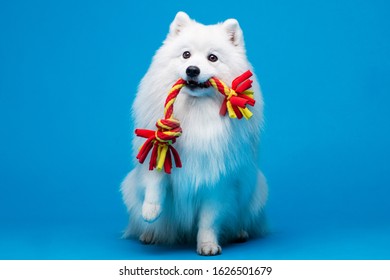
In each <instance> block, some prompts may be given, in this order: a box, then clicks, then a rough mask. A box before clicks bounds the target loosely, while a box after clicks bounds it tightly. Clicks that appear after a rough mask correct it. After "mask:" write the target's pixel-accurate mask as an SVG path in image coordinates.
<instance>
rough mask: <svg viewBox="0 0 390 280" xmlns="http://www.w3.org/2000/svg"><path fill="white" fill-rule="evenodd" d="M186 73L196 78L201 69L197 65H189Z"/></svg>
mask: <svg viewBox="0 0 390 280" xmlns="http://www.w3.org/2000/svg"><path fill="white" fill-rule="evenodd" d="M186 74H187V76H188V77H191V78H195V77H196V76H198V75H199V74H200V69H199V67H197V66H188V68H187V70H186Z"/></svg>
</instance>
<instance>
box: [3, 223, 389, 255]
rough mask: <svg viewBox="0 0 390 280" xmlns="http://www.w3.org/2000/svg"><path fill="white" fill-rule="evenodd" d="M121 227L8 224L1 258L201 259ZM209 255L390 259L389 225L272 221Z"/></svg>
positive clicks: (183, 248) (191, 249)
mask: <svg viewBox="0 0 390 280" xmlns="http://www.w3.org/2000/svg"><path fill="white" fill-rule="evenodd" d="M3 226H4V225H3ZM120 229H121V228H120V226H119V225H118V224H114V225H111V226H110V225H109V224H106V225H96V224H68V225H39V226H32V225H30V226H28V227H26V226H21V225H19V226H8V227H7V228H6V229H4V228H2V230H1V231H0V259H60V260H62V259H76V260H78V259H81V260H84V259H92V260H95V259H105V260H112V259H130V260H131V259H138V260H142V259H170V260H172V259H179V260H182V259H183V260H184V259H192V260H193V259H195V260H196V259H204V257H201V256H198V255H197V254H196V253H195V248H194V246H184V245H183V246H174V247H169V246H161V245H159V246H157V245H149V246H148V245H142V244H140V243H139V242H138V241H136V240H124V239H121V238H120V235H121V233H120ZM211 258H212V259H216V260H218V259H273V260H280V259H287V260H289V259H300V260H307V259H309V260H311V259H319V260H324V259H325V260H327V259H336V260H339V259H341V260H343V259H352V260H361V259H363V260H364V259H373V260H380V259H390V226H389V225H383V224H382V225H380V224H372V225H370V226H368V225H361V226H357V225H338V226H335V225H333V226H324V227H318V226H317V227H315V228H310V225H305V226H304V225H299V226H292V225H290V226H289V227H286V228H283V225H277V226H276V227H274V228H273V229H272V232H271V233H270V234H269V235H268V236H266V237H264V238H261V239H257V240H249V241H248V242H246V243H239V244H238V243H237V244H230V245H226V246H224V247H223V254H222V255H220V256H215V257H211Z"/></svg>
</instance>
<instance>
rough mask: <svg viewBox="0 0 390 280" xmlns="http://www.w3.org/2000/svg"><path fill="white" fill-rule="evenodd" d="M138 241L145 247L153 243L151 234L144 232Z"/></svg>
mask: <svg viewBox="0 0 390 280" xmlns="http://www.w3.org/2000/svg"><path fill="white" fill-rule="evenodd" d="M139 241H140V242H141V243H142V244H145V245H149V244H152V243H153V234H152V233H151V232H144V233H143V234H141V236H140V237H139Z"/></svg>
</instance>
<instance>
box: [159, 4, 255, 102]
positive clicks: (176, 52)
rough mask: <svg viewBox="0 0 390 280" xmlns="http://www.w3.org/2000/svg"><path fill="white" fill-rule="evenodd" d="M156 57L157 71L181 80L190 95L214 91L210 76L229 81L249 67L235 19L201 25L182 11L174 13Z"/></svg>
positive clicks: (200, 94)
mask: <svg viewBox="0 0 390 280" xmlns="http://www.w3.org/2000/svg"><path fill="white" fill-rule="evenodd" d="M156 57H158V59H157V58H156ZM156 57H155V61H159V63H160V66H161V67H160V71H164V72H166V73H167V75H168V73H171V74H172V75H174V76H175V78H173V76H172V80H175V79H178V78H182V79H184V80H185V81H186V82H187V84H186V92H188V93H189V94H190V95H192V96H204V95H208V94H212V93H214V92H215V91H214V90H213V89H212V88H210V86H209V83H208V80H209V79H210V78H211V77H213V76H215V77H218V78H220V79H222V80H225V81H230V80H231V79H232V78H233V77H235V76H237V75H238V74H240V73H242V72H243V71H245V70H247V69H248V61H247V58H246V54H245V47H244V39H243V34H242V30H241V28H240V25H239V23H238V21H237V20H235V19H228V20H226V21H224V22H223V23H219V24H216V25H203V24H200V23H197V22H195V21H194V20H192V19H190V17H189V16H188V15H187V14H186V13H184V12H179V13H177V15H176V17H175V19H174V20H173V22H172V23H171V25H170V29H169V33H168V36H167V38H166V40H165V41H164V44H163V46H162V47H161V48H160V50H159V51H158V52H157V54H156ZM162 75H163V74H162Z"/></svg>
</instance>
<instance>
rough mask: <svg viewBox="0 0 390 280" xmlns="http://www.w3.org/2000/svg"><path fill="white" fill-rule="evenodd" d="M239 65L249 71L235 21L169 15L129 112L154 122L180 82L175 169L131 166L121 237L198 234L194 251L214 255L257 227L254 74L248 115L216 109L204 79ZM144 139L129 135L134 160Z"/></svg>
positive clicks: (229, 75) (217, 99)
mask: <svg viewBox="0 0 390 280" xmlns="http://www.w3.org/2000/svg"><path fill="white" fill-rule="evenodd" d="M247 70H251V71H252V70H253V69H252V66H251V64H250V63H249V62H248V60H247V57H246V53H245V46H244V39H243V33H242V30H241V28H240V26H239V24H238V22H237V20H235V19H228V20H226V21H225V22H223V23H219V24H216V25H207V26H206V25H203V24H200V23H197V22H195V21H194V20H192V19H190V18H189V16H188V15H187V14H186V13H184V12H179V13H177V15H176V17H175V19H174V21H173V22H172V23H171V25H170V30H169V33H168V36H167V38H166V40H165V41H164V43H163V45H162V46H161V48H160V49H159V50H158V51H157V53H156V54H155V56H154V58H153V61H152V63H151V65H150V68H149V70H148V71H147V73H146V75H145V76H144V78H143V79H142V81H141V83H140V86H139V89H138V93H137V95H136V97H135V100H134V104H133V107H132V113H133V118H134V123H135V126H136V127H137V128H148V129H152V130H153V129H155V122H156V120H157V119H159V118H161V117H162V115H163V109H164V102H165V99H166V96H167V93H168V92H169V91H170V89H171V87H172V85H173V84H174V83H175V82H176V81H177V80H178V79H179V78H182V79H183V80H185V81H186V86H185V87H184V88H183V89H182V90H181V92H180V94H179V95H178V97H177V100H176V103H175V110H174V115H175V118H176V119H178V120H180V123H181V127H182V129H183V134H182V135H181V137H180V138H178V139H177V141H176V143H175V144H174V146H175V148H176V149H177V151H178V152H179V154H180V157H181V159H182V165H183V167H182V168H180V169H179V168H173V170H172V174H166V173H164V172H159V171H156V170H154V171H150V170H149V169H148V164H139V163H138V162H137V163H135V168H134V169H133V170H132V171H131V172H130V173H129V174H128V175H127V177H126V178H125V180H124V181H123V183H122V186H121V190H122V194H123V199H124V202H125V204H126V206H127V209H128V213H129V216H130V218H129V226H128V228H127V230H126V232H125V235H124V236H125V237H136V238H139V240H140V241H141V242H143V243H146V244H151V243H164V244H173V243H181V242H195V241H196V244H197V252H198V253H199V254H201V255H216V254H220V253H221V247H220V244H223V243H225V242H232V241H235V240H246V239H247V238H248V237H249V236H256V235H259V234H262V233H264V230H265V221H264V212H263V211H264V205H265V203H266V200H267V184H266V181H265V178H264V176H263V174H262V173H261V171H260V170H259V169H258V168H257V166H256V157H257V155H258V144H259V137H260V131H261V125H262V121H263V100H262V95H261V91H260V87H259V84H258V82H257V81H256V78H255V79H254V82H253V85H252V89H253V90H254V98H255V100H256V104H255V106H254V107H251V108H250V109H251V111H252V112H253V117H252V118H251V119H249V120H245V119H241V120H238V119H231V118H229V117H228V116H221V115H220V114H219V111H220V107H221V104H222V102H223V100H224V96H222V95H221V94H220V93H219V92H218V91H216V90H215V89H214V88H213V87H210V86H209V87H207V86H206V84H205V83H206V82H207V81H208V80H209V79H210V78H211V77H217V78H218V79H220V80H221V81H224V82H225V83H226V84H229V85H230V84H231V82H232V80H233V79H234V78H236V77H237V76H239V75H240V74H242V73H243V72H245V71H247ZM144 141H145V139H142V138H139V137H135V138H134V141H133V151H134V157H135V155H136V154H137V153H138V151H139V147H140V146H142V144H143V142H144Z"/></svg>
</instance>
